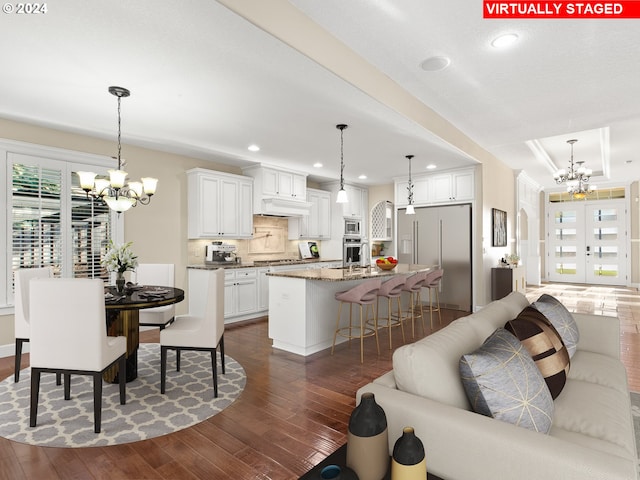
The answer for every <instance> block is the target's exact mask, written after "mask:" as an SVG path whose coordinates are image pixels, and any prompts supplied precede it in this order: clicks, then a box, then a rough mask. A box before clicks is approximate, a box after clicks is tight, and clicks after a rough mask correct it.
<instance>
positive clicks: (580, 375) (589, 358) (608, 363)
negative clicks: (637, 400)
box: [568, 350, 629, 395]
mask: <svg viewBox="0 0 640 480" xmlns="http://www.w3.org/2000/svg"><path fill="white" fill-rule="evenodd" d="M568 378H570V379H573V380H582V381H585V382H589V383H596V384H598V385H603V386H605V387H609V388H613V389H614V390H617V391H619V392H621V393H624V394H625V395H626V394H627V393H628V392H629V386H628V384H627V370H626V369H625V368H624V364H623V363H622V362H621V361H620V360H618V359H617V358H613V357H610V356H608V355H603V354H601V353H595V352H586V351H584V350H578V351H577V352H576V354H575V355H574V356H573V358H572V359H571V370H569V377H568Z"/></svg>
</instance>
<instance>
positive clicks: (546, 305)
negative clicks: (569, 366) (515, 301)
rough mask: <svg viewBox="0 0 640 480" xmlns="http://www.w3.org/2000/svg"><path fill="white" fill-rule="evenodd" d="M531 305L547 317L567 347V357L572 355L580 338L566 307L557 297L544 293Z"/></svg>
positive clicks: (574, 322) (576, 326)
mask: <svg viewBox="0 0 640 480" xmlns="http://www.w3.org/2000/svg"><path fill="white" fill-rule="evenodd" d="M531 306H533V307H534V308H535V309H536V310H539V311H540V312H542V314H543V315H544V316H545V317H547V319H549V321H550V322H551V323H552V324H553V326H554V327H555V328H556V330H557V331H558V333H559V334H560V338H562V341H563V342H564V344H565V346H566V347H567V352H569V358H571V357H573V354H574V353H576V348H577V347H578V341H579V340H580V332H579V331H578V325H576V321H575V320H574V319H573V315H571V312H570V311H569V310H567V307H565V306H564V305H563V304H562V303H561V302H560V301H559V300H558V299H556V298H555V297H552V296H551V295H547V294H546V293H545V294H543V295H541V296H540V298H538V300H536V301H535V302H533V303H532V304H531Z"/></svg>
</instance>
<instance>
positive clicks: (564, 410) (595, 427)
mask: <svg viewBox="0 0 640 480" xmlns="http://www.w3.org/2000/svg"><path fill="white" fill-rule="evenodd" d="M553 423H554V425H553V427H554V429H556V428H558V429H562V430H564V431H567V432H573V433H576V434H579V435H581V436H582V437H584V438H585V439H587V438H595V439H598V440H600V441H602V442H606V443H608V444H610V445H609V447H608V448H607V449H606V451H611V450H616V449H618V450H619V451H620V453H619V454H620V456H622V457H625V458H629V457H631V458H634V457H635V455H636V449H635V436H634V435H635V434H634V430H633V420H632V418H631V398H630V396H629V392H619V391H617V390H615V389H613V388H609V387H605V386H603V385H597V384H595V383H590V382H584V381H581V380H572V379H569V380H567V384H566V386H565V388H564V390H563V391H562V394H560V396H559V397H558V398H556V400H555V416H554V419H553ZM554 435H555V434H554ZM585 441H586V440H585Z"/></svg>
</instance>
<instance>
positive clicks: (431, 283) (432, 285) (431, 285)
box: [424, 268, 444, 330]
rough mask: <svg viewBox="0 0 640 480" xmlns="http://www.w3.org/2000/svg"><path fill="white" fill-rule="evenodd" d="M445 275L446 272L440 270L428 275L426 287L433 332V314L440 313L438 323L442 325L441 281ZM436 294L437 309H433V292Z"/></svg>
mask: <svg viewBox="0 0 640 480" xmlns="http://www.w3.org/2000/svg"><path fill="white" fill-rule="evenodd" d="M443 275H444V270H443V269H442V268H439V269H437V270H434V271H433V272H429V273H428V274H427V278H426V279H425V282H424V286H425V287H426V288H428V289H429V320H430V321H431V330H433V312H438V323H439V324H440V325H442V317H441V316H440V281H441V280H442V276H443ZM434 290H435V292H436V302H437V307H436V308H433V300H432V292H433V291H434Z"/></svg>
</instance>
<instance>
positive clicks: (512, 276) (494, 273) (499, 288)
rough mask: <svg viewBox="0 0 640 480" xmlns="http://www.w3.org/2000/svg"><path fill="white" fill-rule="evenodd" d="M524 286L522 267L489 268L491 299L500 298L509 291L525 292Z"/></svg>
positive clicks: (524, 272) (524, 275)
mask: <svg viewBox="0 0 640 480" xmlns="http://www.w3.org/2000/svg"><path fill="white" fill-rule="evenodd" d="M526 288H527V281H526V271H525V268H524V267H515V268H503V267H499V268H492V269H491V300H500V299H501V298H503V297H506V296H507V295H509V294H510V293H511V292H520V293H525V291H526Z"/></svg>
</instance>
